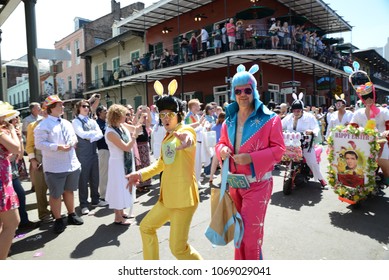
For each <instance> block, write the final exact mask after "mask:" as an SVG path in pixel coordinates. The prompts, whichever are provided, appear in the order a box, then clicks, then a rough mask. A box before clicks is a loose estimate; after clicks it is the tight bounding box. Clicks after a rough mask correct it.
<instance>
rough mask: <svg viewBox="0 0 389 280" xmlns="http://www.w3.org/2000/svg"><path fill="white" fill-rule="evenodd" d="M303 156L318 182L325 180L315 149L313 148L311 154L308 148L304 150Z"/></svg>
mask: <svg viewBox="0 0 389 280" xmlns="http://www.w3.org/2000/svg"><path fill="white" fill-rule="evenodd" d="M303 156H304V158H305V161H306V162H307V164H308V166H309V168H310V169H311V170H312V173H313V177H314V178H315V179H316V180H323V179H324V177H323V174H321V171H320V165H319V163H318V162H317V160H316V153H315V147H312V148H311V151H310V152H308V148H306V149H303Z"/></svg>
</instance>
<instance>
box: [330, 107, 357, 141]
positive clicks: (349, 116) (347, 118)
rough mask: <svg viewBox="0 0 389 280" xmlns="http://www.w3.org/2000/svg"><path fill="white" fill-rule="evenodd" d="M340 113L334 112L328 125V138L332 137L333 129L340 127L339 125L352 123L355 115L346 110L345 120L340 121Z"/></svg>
mask: <svg viewBox="0 0 389 280" xmlns="http://www.w3.org/2000/svg"><path fill="white" fill-rule="evenodd" d="M338 113H339V111H336V112H333V113H332V114H331V117H330V121H329V123H328V127H327V133H326V138H328V136H330V133H331V129H332V128H334V127H336V126H338V125H344V126H346V125H348V124H349V123H350V122H351V119H352V118H353V115H354V113H353V112H351V111H349V110H346V113H345V114H344V115H343V118H342V119H341V120H339V116H338Z"/></svg>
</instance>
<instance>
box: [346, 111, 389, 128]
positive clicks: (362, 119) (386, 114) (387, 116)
mask: <svg viewBox="0 0 389 280" xmlns="http://www.w3.org/2000/svg"><path fill="white" fill-rule="evenodd" d="M378 109H379V110H380V113H379V114H378V115H377V116H376V117H375V121H376V126H377V130H378V131H379V132H383V131H385V130H387V129H386V126H385V122H386V121H389V111H388V109H386V108H382V107H378ZM365 110H366V109H365V108H360V109H358V110H357V111H355V113H354V115H353V118H352V119H351V121H350V123H356V124H358V125H359V126H360V127H365V125H366V123H367V116H366V114H365Z"/></svg>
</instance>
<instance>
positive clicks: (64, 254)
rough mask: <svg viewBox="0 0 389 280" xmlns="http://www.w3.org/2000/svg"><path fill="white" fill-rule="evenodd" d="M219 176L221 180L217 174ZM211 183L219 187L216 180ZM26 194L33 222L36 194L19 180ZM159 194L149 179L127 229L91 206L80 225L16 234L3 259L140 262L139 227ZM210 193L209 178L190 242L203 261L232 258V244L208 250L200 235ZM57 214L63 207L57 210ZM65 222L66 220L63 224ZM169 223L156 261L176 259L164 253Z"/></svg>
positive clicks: (103, 210)
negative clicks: (60, 229)
mask: <svg viewBox="0 0 389 280" xmlns="http://www.w3.org/2000/svg"><path fill="white" fill-rule="evenodd" d="M219 177H220V176H219ZM214 183H215V184H216V183H220V178H218V179H216V180H215V181H214ZM22 185H23V187H24V189H25V190H26V204H27V206H26V207H27V210H28V215H29V219H30V220H31V221H37V220H38V216H37V215H38V214H37V210H36V198H35V193H32V192H30V189H31V183H30V182H29V181H23V182H22ZM158 196H159V179H158V176H156V177H155V178H154V179H153V180H152V186H151V187H150V192H148V193H145V194H142V195H140V196H139V197H138V199H137V201H136V203H135V204H134V215H135V216H136V217H135V219H134V222H133V224H132V225H131V226H123V225H116V224H114V223H113V221H114V214H113V210H112V209H108V208H107V207H103V208H95V209H93V210H92V211H91V212H90V213H89V215H84V216H82V218H83V219H84V224H83V225H81V226H75V225H69V226H67V228H66V229H65V231H64V232H63V233H61V234H59V235H57V234H54V233H53V232H52V226H53V223H49V224H41V225H40V227H39V228H37V229H35V230H32V231H30V232H24V233H19V234H18V235H17V236H16V238H15V239H14V241H13V245H12V247H11V252H10V255H9V258H8V259H11V260H31V259H42V260H70V259H88V260H127V259H128V260H131V259H132V260H142V259H143V255H142V240H141V236H140V232H139V224H140V222H141V221H142V219H143V217H144V216H145V215H146V214H147V212H148V211H149V210H150V209H151V207H152V206H153V205H154V204H155V202H156V201H157V199H158ZM209 198H210V190H209V184H208V179H206V180H204V181H203V182H202V186H201V187H200V201H201V202H200V204H199V207H198V209H197V211H196V213H195V215H194V217H193V221H192V224H191V229H190V236H189V243H190V244H191V245H192V246H193V247H194V248H196V250H198V251H199V253H200V254H201V255H202V256H203V258H204V259H214V260H216V259H230V260H231V259H233V244H229V245H228V246H226V247H217V248H213V247H212V245H211V243H210V242H209V241H208V240H207V239H206V237H205V236H204V232H205V229H206V228H207V226H208V225H209V222H210V204H209V203H210V200H209ZM75 205H76V206H77V207H76V212H77V213H78V214H79V215H80V216H81V213H80V211H81V209H80V208H79V207H78V193H77V192H75ZM62 213H63V214H66V208H65V206H64V205H63V206H62ZM65 221H66V220H65ZM169 229H170V227H169V225H168V224H167V225H166V226H163V227H162V228H161V229H160V230H159V231H158V237H159V243H160V258H161V260H175V257H174V256H173V255H172V254H171V252H170V249H169V239H168V238H169Z"/></svg>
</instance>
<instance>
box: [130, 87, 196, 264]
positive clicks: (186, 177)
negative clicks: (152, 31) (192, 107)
mask: <svg viewBox="0 0 389 280" xmlns="http://www.w3.org/2000/svg"><path fill="white" fill-rule="evenodd" d="M154 88H155V90H156V92H157V93H158V94H159V95H160V96H161V97H160V98H159V99H158V100H157V101H156V106H157V108H158V112H159V120H160V122H161V123H162V124H163V126H164V127H165V129H166V131H167V133H166V136H165V138H164V139H163V141H162V148H161V156H160V157H159V159H158V160H157V161H156V162H154V163H153V164H152V165H150V166H148V167H145V168H143V169H141V170H138V171H136V172H133V173H131V174H129V175H127V178H128V180H129V184H128V185H129V186H131V185H134V184H136V183H139V182H141V181H145V180H147V179H149V178H151V177H153V176H154V175H157V174H159V173H161V172H163V174H162V177H161V188H160V196H159V199H158V202H157V203H156V204H155V205H154V206H153V208H152V209H151V210H150V212H149V213H148V214H147V215H146V216H145V217H144V219H143V220H142V222H141V223H140V232H141V235H142V242H143V257H144V259H145V260H157V259H159V244H158V237H157V233H156V231H157V229H159V228H160V227H162V226H163V225H164V224H165V223H166V222H168V221H170V238H169V245H170V250H171V252H172V253H173V255H174V256H175V257H176V258H177V259H179V260H200V259H202V257H201V256H200V254H199V253H198V252H197V251H196V250H195V249H194V248H193V247H191V246H190V245H189V244H188V235H189V228H190V223H191V221H192V217H193V215H194V213H195V211H196V209H197V206H198V203H199V193H198V185H197V180H196V176H195V156H196V133H195V131H194V130H193V128H191V127H190V126H187V125H184V124H182V120H183V118H184V112H183V104H182V101H181V100H179V99H178V98H176V97H174V96H172V95H173V94H174V93H175V91H176V89H177V82H176V81H175V80H173V81H172V82H171V83H170V84H169V95H163V87H162V84H161V83H159V82H158V81H157V82H156V84H155V85H154ZM130 189H132V188H130Z"/></svg>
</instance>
